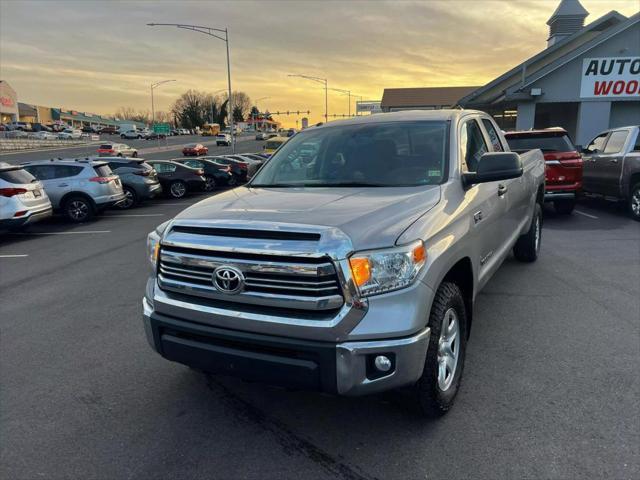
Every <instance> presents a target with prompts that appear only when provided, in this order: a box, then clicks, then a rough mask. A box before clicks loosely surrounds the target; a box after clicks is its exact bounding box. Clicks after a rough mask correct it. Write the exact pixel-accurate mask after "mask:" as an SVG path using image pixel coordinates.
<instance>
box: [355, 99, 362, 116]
mask: <svg viewBox="0 0 640 480" xmlns="http://www.w3.org/2000/svg"><path fill="white" fill-rule="evenodd" d="M354 97H355V98H359V99H360V101H361V102H362V95H354ZM357 116H358V102H356V117H357Z"/></svg>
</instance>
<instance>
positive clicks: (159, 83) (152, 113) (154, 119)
mask: <svg viewBox="0 0 640 480" xmlns="http://www.w3.org/2000/svg"><path fill="white" fill-rule="evenodd" d="M175 81H176V80H162V81H161V82H156V83H152V84H151V128H153V124H154V123H156V112H155V109H154V105H153V89H154V88H158V87H159V86H160V85H162V84H164V83H169V82H175Z"/></svg>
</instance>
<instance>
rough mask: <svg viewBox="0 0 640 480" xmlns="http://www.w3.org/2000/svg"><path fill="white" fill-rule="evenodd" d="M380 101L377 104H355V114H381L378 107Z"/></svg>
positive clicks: (369, 102)
mask: <svg viewBox="0 0 640 480" xmlns="http://www.w3.org/2000/svg"><path fill="white" fill-rule="evenodd" d="M380 103H381V102H380V101H377V102H371V101H366V102H364V101H362V102H356V112H358V113H364V112H370V113H381V112H382V107H381V106H380Z"/></svg>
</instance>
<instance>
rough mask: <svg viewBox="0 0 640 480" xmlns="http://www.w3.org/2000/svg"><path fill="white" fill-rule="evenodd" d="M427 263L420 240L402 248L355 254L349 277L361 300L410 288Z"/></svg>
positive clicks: (351, 262) (424, 250)
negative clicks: (361, 297)
mask: <svg viewBox="0 0 640 480" xmlns="http://www.w3.org/2000/svg"><path fill="white" fill-rule="evenodd" d="M426 259H427V251H426V249H425V246H424V242H423V241H422V240H417V241H415V242H412V243H410V244H408V245H403V246H401V247H394V248H386V249H383V250H370V251H366V252H356V253H354V254H353V255H352V256H351V258H349V265H350V267H351V275H352V277H353V280H354V282H355V284H356V285H357V286H358V290H359V291H360V295H362V296H363V297H366V296H369V295H375V294H378V293H384V292H390V291H392V290H397V289H399V288H403V287H406V286H408V285H410V284H411V283H412V282H413V281H414V280H415V278H416V276H417V275H418V273H419V272H420V269H421V268H422V267H423V265H424V264H425V261H426Z"/></svg>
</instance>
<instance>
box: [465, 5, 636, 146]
mask: <svg viewBox="0 0 640 480" xmlns="http://www.w3.org/2000/svg"><path fill="white" fill-rule="evenodd" d="M588 15H589V13H588V12H587V11H586V10H585V9H584V7H583V6H582V5H581V4H580V2H579V1H578V0H562V1H561V2H560V5H559V6H558V8H557V9H556V11H555V12H554V13H553V15H552V16H551V18H550V19H549V21H548V22H547V24H548V25H549V38H548V40H547V48H545V49H544V50H542V51H541V52H540V53H538V54H537V55H534V56H533V57H531V58H529V59H527V60H525V61H524V62H522V63H520V64H519V65H517V66H515V67H514V68H512V69H511V70H509V71H508V72H506V73H504V74H503V75H501V76H500V77H498V78H496V79H495V80H493V81H491V82H489V83H488V84H486V85H485V86H483V87H480V88H478V89H475V90H474V91H472V92H471V93H469V94H467V95H465V96H463V97H462V98H460V100H459V101H458V104H459V105H461V106H463V107H465V108H473V109H478V110H484V111H486V112H488V113H490V114H491V115H493V116H494V118H495V119H496V120H497V122H498V123H499V124H500V126H501V127H502V128H503V130H513V129H517V130H528V129H532V128H547V127H554V126H559V127H564V128H565V129H567V130H568V132H569V133H570V135H571V136H572V138H573V139H574V141H575V143H576V144H580V145H584V144H586V143H588V142H589V141H590V140H591V139H592V138H593V137H594V136H595V135H596V134H598V133H599V132H600V131H602V130H606V129H608V128H613V127H619V126H623V125H640V13H637V14H635V15H633V16H631V17H628V18H627V17H625V16H624V15H621V14H620V13H618V12H616V11H611V12H609V13H607V14H606V15H604V16H602V17H600V18H598V19H596V20H595V21H593V22H591V23H589V24H588V25H585V24H584V23H585V19H586V17H587V16H588Z"/></svg>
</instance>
